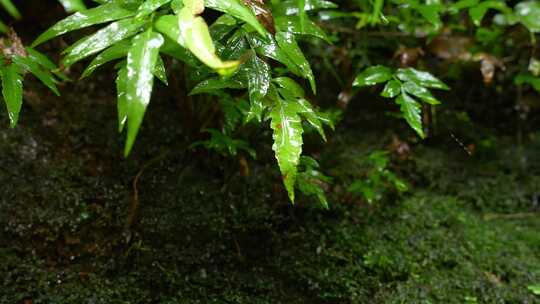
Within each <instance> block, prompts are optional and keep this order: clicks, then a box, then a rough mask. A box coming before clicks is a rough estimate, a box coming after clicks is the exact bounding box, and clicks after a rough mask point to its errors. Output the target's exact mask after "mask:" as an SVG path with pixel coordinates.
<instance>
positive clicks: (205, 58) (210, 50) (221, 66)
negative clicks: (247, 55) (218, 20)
mask: <svg viewBox="0 0 540 304" xmlns="http://www.w3.org/2000/svg"><path fill="white" fill-rule="evenodd" d="M178 28H179V31H180V36H179V37H178V38H177V41H178V42H179V43H180V45H183V46H185V47H186V48H187V49H188V50H190V51H191V53H193V55H195V57H197V58H198V59H199V60H200V61H201V62H203V63H204V64H206V65H207V66H209V67H210V68H212V69H214V70H216V72H218V73H219V74H221V75H230V74H232V73H234V72H235V71H236V69H237V68H238V66H239V65H240V62H239V61H236V60H234V61H222V60H221V59H220V58H219V57H218V56H217V55H216V49H215V46H214V43H213V41H212V37H210V32H209V30H208V26H207V25H206V22H205V21H204V19H203V18H202V17H196V16H194V15H192V13H191V11H190V9H189V8H187V7H185V8H183V9H182V10H181V11H180V14H179V15H178Z"/></svg>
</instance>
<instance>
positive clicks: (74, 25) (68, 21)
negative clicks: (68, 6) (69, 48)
mask: <svg viewBox="0 0 540 304" xmlns="http://www.w3.org/2000/svg"><path fill="white" fill-rule="evenodd" d="M133 15H135V12H133V11H130V10H126V9H124V8H123V7H121V6H120V5H118V4H115V3H108V4H103V5H100V6H98V7H96V8H92V9H89V10H86V11H84V12H77V13H75V14H73V15H71V16H69V17H67V18H65V19H63V20H61V21H59V22H58V23H56V24H55V25H53V26H52V27H51V28H49V29H48V30H47V31H45V32H44V33H43V34H41V35H40V36H39V37H38V38H37V39H36V40H35V41H34V42H33V43H32V47H34V46H36V45H38V44H41V43H43V42H45V41H47V40H50V39H52V38H54V37H57V36H60V35H63V34H65V33H67V32H71V31H74V30H78V29H82V28H85V27H88V26H91V25H95V24H100V23H106V22H110V21H115V20H119V19H123V18H126V17H130V16H133Z"/></svg>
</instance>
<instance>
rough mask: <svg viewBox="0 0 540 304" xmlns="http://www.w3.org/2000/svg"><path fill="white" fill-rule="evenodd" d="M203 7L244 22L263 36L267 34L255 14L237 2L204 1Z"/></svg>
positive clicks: (235, 0)
mask: <svg viewBox="0 0 540 304" xmlns="http://www.w3.org/2000/svg"><path fill="white" fill-rule="evenodd" d="M204 5H205V6H206V7H208V8H211V9H215V10H217V11H220V12H223V13H226V14H229V15H231V16H233V17H235V18H238V19H240V20H242V21H244V22H246V23H247V24H249V25H251V26H252V27H253V28H254V29H255V30H256V31H257V32H259V34H261V35H263V36H265V35H266V33H267V31H266V29H265V28H264V26H262V25H261V24H260V23H259V21H258V20H257V17H256V16H255V14H254V13H253V12H252V11H251V10H250V9H249V8H248V7H247V6H245V5H244V4H243V3H242V2H241V1H239V0H205V1H204Z"/></svg>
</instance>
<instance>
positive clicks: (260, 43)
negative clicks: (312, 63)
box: [247, 34, 302, 76]
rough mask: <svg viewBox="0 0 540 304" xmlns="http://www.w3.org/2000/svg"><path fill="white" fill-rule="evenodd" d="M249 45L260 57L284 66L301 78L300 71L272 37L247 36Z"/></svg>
mask: <svg viewBox="0 0 540 304" xmlns="http://www.w3.org/2000/svg"><path fill="white" fill-rule="evenodd" d="M247 38H248V41H249V44H250V45H251V47H252V48H254V49H255V51H256V52H257V53H258V54H260V55H261V56H264V57H268V58H271V59H274V60H276V61H278V62H281V63H282V64H284V65H285V66H286V67H287V69H289V71H291V73H293V74H295V75H298V76H302V70H301V69H300V68H299V67H298V66H297V65H296V64H295V63H294V62H293V61H292V60H291V59H290V58H289V56H288V55H287V54H286V53H285V52H284V51H283V50H282V49H281V48H280V47H279V46H278V44H277V42H276V40H275V39H274V36H272V34H268V35H267V36H266V37H264V38H262V37H261V36H259V35H253V34H248V35H247Z"/></svg>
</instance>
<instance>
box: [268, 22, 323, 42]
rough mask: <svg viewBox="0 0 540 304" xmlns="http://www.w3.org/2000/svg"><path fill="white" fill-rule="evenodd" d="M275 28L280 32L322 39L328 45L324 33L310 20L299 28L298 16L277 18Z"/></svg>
mask: <svg viewBox="0 0 540 304" xmlns="http://www.w3.org/2000/svg"><path fill="white" fill-rule="evenodd" d="M274 20H275V23H276V28H277V29H278V30H279V31H282V32H288V33H293V34H296V35H308V36H313V37H316V38H319V39H322V40H324V41H326V42H328V43H331V42H330V39H328V36H327V35H326V33H325V32H324V31H323V30H322V29H321V28H320V27H319V26H318V25H316V24H315V23H313V22H312V21H311V20H309V19H307V18H306V20H305V21H304V26H303V27H302V26H301V22H300V18H299V17H298V16H279V17H276V18H275V19H274Z"/></svg>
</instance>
